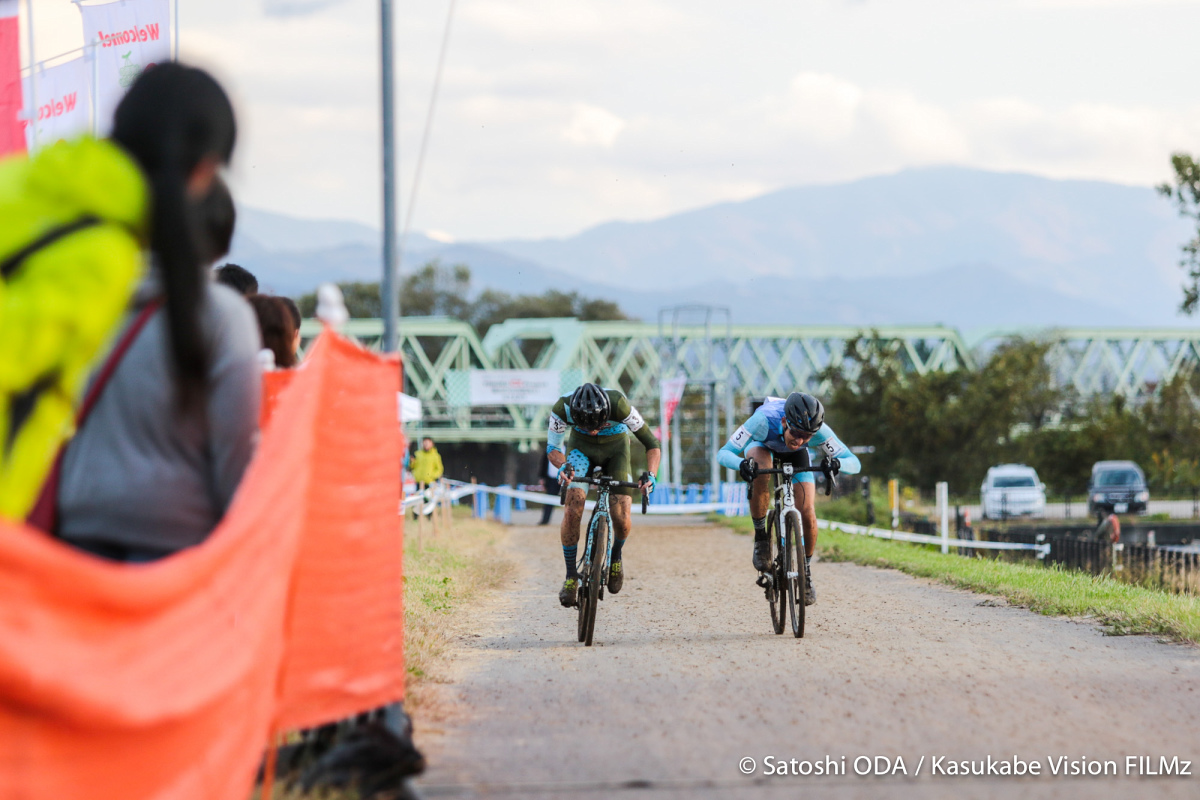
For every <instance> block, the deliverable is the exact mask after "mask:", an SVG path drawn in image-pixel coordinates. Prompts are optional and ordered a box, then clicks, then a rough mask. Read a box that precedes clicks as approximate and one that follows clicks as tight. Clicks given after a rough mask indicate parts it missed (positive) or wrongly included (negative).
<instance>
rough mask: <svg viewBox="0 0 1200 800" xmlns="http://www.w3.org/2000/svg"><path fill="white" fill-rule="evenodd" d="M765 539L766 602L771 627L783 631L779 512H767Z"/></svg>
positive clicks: (785, 610) (778, 631)
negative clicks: (768, 566) (768, 568)
mask: <svg viewBox="0 0 1200 800" xmlns="http://www.w3.org/2000/svg"><path fill="white" fill-rule="evenodd" d="M767 540H768V541H769V542H770V543H771V572H770V573H769V577H770V579H771V583H770V586H768V587H767V604H768V605H769V606H770V607H771V628H772V629H773V630H774V631H775V633H777V634H780V633H783V626H784V625H786V624H787V603H786V601H785V600H784V598H783V591H784V586H783V569H782V567H783V554H782V553H781V552H780V550H779V512H777V511H775V510H774V509H772V510H771V511H769V512H767Z"/></svg>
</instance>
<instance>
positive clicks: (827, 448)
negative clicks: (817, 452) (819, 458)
mask: <svg viewBox="0 0 1200 800" xmlns="http://www.w3.org/2000/svg"><path fill="white" fill-rule="evenodd" d="M839 449H840V448H838V446H837V444H836V443H835V442H834V440H833V439H830V440H828V441H825V442H821V452H822V453H824V454H825V455H827V456H829V457H830V458H833V457H834V456H836V455H837V453H838V450H839Z"/></svg>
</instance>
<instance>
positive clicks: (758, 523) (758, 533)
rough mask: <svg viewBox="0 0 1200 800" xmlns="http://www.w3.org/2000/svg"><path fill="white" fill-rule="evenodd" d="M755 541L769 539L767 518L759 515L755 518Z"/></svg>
mask: <svg viewBox="0 0 1200 800" xmlns="http://www.w3.org/2000/svg"><path fill="white" fill-rule="evenodd" d="M753 522H754V541H756V542H765V541H766V540H767V518H766V517H759V518H758V519H756V520H754V521H753Z"/></svg>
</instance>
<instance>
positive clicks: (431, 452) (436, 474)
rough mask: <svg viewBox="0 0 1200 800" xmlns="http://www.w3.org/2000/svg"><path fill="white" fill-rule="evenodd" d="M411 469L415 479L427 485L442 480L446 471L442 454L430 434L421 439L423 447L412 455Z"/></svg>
mask: <svg viewBox="0 0 1200 800" xmlns="http://www.w3.org/2000/svg"><path fill="white" fill-rule="evenodd" d="M411 471H412V476H413V480H414V481H416V482H417V483H419V484H420V483H423V484H425V485H426V486H428V485H430V484H431V483H435V482H437V481H438V480H440V479H441V477H442V474H443V473H444V472H445V469H444V468H443V467H442V456H441V454H440V453H439V452H438V451H437V448H436V447H434V446H433V439H430V438H429V437H428V436H426V437H425V438H424V439H422V440H421V449H420V450H418V451H417V452H416V453H415V454H414V455H413V457H412V462H411Z"/></svg>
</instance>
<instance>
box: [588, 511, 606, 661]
mask: <svg viewBox="0 0 1200 800" xmlns="http://www.w3.org/2000/svg"><path fill="white" fill-rule="evenodd" d="M607 554H608V520H607V519H606V518H604V517H601V518H600V519H598V520H596V531H595V534H594V535H593V537H592V563H591V564H589V565H588V567H587V571H588V581H587V591H586V595H587V621H586V626H587V628H586V631H585V635H584V639H583V643H584V645H585V646H586V647H591V646H592V634H593V633H595V631H596V609H597V608H598V607H599V605H600V587H601V586H603V585H604V582H605V581H606V580H607V578H608V576H606V575H604V574H602V573H603V572H604V561H605V557H606V556H607Z"/></svg>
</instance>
